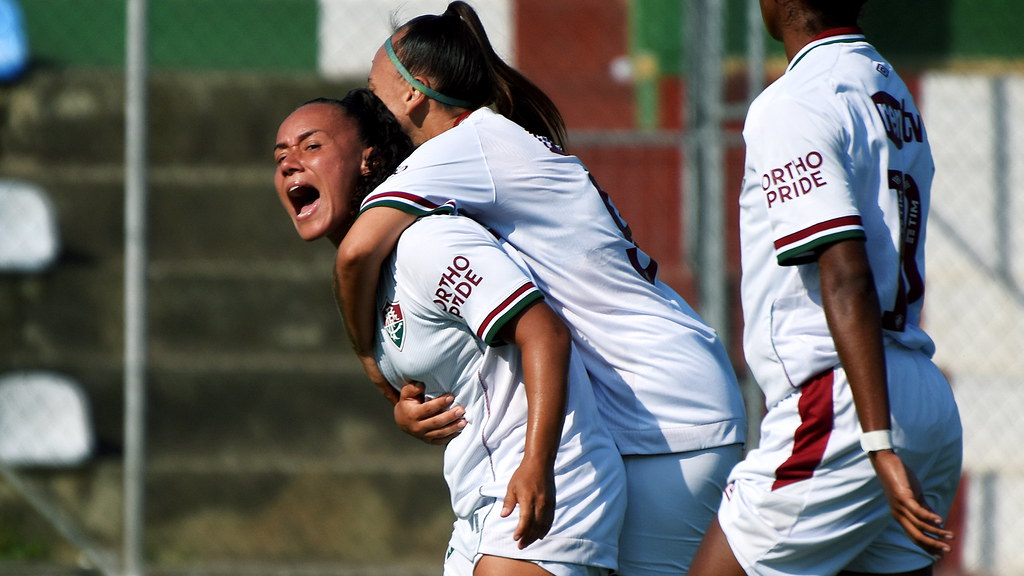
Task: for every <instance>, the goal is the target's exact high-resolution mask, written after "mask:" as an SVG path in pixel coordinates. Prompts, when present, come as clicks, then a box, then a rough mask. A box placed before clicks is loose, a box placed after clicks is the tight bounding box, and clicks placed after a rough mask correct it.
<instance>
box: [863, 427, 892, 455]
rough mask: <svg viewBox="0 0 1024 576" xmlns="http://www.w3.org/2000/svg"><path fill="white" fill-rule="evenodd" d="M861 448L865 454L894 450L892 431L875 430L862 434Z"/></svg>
mask: <svg viewBox="0 0 1024 576" xmlns="http://www.w3.org/2000/svg"><path fill="white" fill-rule="evenodd" d="M860 447H861V449H863V450H864V451H865V452H878V451H879V450H892V430H874V431H871V432H865V433H863V434H861V435H860Z"/></svg>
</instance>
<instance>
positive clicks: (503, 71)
mask: <svg viewBox="0 0 1024 576" xmlns="http://www.w3.org/2000/svg"><path fill="white" fill-rule="evenodd" d="M398 32H399V33H404V35H402V36H401V37H400V38H396V39H395V40H394V46H395V52H396V54H397V55H398V57H399V58H400V59H401V61H402V63H403V64H404V65H405V67H406V68H408V70H409V71H410V72H411V73H412V74H413V75H418V76H426V77H427V78H429V79H430V80H431V82H432V83H433V86H432V87H433V88H434V90H437V91H438V92H440V93H442V94H444V95H445V96H448V97H450V98H455V99H458V100H463V101H466V102H469V103H472V104H473V105H474V106H476V107H479V106H494V108H495V110H497V112H498V113H500V114H502V115H503V116H505V117H506V118H508V119H510V120H512V121H513V122H515V123H517V124H519V125H520V126H522V127H523V128H524V129H526V130H527V131H529V132H532V133H533V134H536V135H538V136H544V137H546V138H549V139H550V140H551V141H552V142H554V143H555V144H557V145H558V146H560V147H563V148H564V147H565V144H566V132H565V121H564V120H563V119H562V114H561V113H560V112H559V111H558V107H556V106H555V103H554V102H552V101H551V98H549V97H548V95H547V94H545V93H544V92H543V91H542V90H541V89H540V88H538V87H537V86H536V85H535V84H534V83H533V82H531V81H530V80H529V79H528V78H526V76H523V74H522V73H520V72H519V71H518V70H516V69H515V68H512V67H511V66H509V65H508V64H507V63H506V62H505V61H504V60H502V59H501V57H500V56H498V54H497V53H496V52H495V51H494V48H493V47H492V46H491V42H490V40H489V39H488V38H487V32H486V31H485V30H484V27H483V24H482V23H481V22H480V18H479V16H477V13H476V11H475V10H473V8H472V7H471V6H470V5H469V4H466V3H465V2H462V1H461V0H457V1H455V2H452V3H451V4H449V5H448V9H447V10H445V11H444V13H443V14H440V15H425V16H419V17H416V18H413V19H412V20H410V21H409V22H407V23H406V24H405V25H404V26H402V27H401V28H399V31H398ZM396 36H397V33H396Z"/></svg>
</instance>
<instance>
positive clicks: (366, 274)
mask: <svg viewBox="0 0 1024 576" xmlns="http://www.w3.org/2000/svg"><path fill="white" fill-rule="evenodd" d="M415 221H416V216H414V215H412V214H408V213H405V212H402V211H401V210H396V209H394V208H387V207H383V206H379V207H376V208H370V209H369V210H367V211H366V212H363V213H362V214H360V215H359V217H358V218H356V221H355V222H354V223H353V224H352V228H351V229H350V230H349V232H348V234H347V235H346V236H345V239H344V240H343V241H342V242H341V245H340V246H338V256H337V260H336V261H335V267H334V297H335V298H336V299H337V302H338V309H339V310H341V315H342V317H343V318H344V319H345V328H346V330H347V331H348V336H349V339H350V340H351V341H352V347H353V349H354V350H355V353H356V356H357V357H358V358H359V361H360V362H361V363H362V365H363V370H364V371H365V372H366V375H367V377H369V378H370V381H371V382H373V384H374V385H375V386H376V387H377V389H378V390H380V391H381V394H383V395H384V397H385V398H387V399H388V400H389V401H390V402H391V403H392V404H393V405H394V413H395V423H396V424H397V425H398V427H399V428H400V429H401V430H402V431H403V432H405V433H406V434H409V435H410V436H413V437H414V438H418V439H420V440H422V441H423V442H426V443H428V444H446V443H447V442H448V441H449V440H451V439H452V438H454V437H455V436H457V435H458V434H459V432H461V431H462V429H463V428H464V427H465V426H466V420H465V418H463V416H464V415H465V410H464V409H463V408H461V407H459V406H452V402H453V401H454V400H455V397H454V396H452V395H451V394H445V395H443V396H439V397H437V398H434V399H432V400H429V401H424V398H423V389H422V387H420V386H417V385H415V384H406V385H405V386H404V387H403V389H402V392H401V394H399V393H398V392H395V389H394V388H393V387H392V386H391V385H390V384H389V383H388V381H387V379H385V378H384V375H383V374H381V373H380V369H379V368H378V367H377V360H376V359H375V358H374V355H373V343H374V327H375V325H376V318H374V314H375V313H376V309H377V300H376V291H377V279H378V277H379V276H380V269H381V266H382V265H383V264H384V259H385V258H387V257H388V254H390V253H391V251H392V250H394V248H395V244H397V243H398V237H399V236H401V235H402V232H404V231H405V229H406V228H408V227H409V226H410V225H411V224H412V223H413V222H415Z"/></svg>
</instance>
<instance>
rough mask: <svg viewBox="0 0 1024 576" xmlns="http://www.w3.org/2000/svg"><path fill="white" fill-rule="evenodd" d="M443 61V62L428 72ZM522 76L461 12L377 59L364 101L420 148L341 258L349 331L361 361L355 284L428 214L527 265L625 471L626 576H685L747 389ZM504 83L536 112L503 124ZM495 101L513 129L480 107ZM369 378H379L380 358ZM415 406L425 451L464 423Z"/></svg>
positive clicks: (360, 307)
mask: <svg viewBox="0 0 1024 576" xmlns="http://www.w3.org/2000/svg"><path fill="white" fill-rule="evenodd" d="M441 45H444V46H445V47H446V48H444V49H442V48H439V46H441ZM445 50H448V51H447V52H446V51H445ZM435 52H436V53H440V54H442V56H441V57H439V58H431V57H430V55H431V54H433V53H435ZM452 52H459V53H460V54H461V55H462V56H464V58H461V57H460V58H455V57H452V58H451V61H452V62H454V63H455V64H453V66H454V67H455V68H457V70H454V71H451V73H450V74H449V71H447V70H443V69H440V70H426V69H424V68H423V66H424V64H423V63H424V62H428V63H429V62H437V61H438V60H444V59H445V55H450V54H451V53H452ZM460 66H465V68H460ZM441 68H444V67H443V66H442V67H441ZM517 74H518V73H516V72H515V71H514V70H512V69H511V68H509V67H508V66H507V64H504V62H501V61H500V59H498V58H497V56H496V55H494V54H493V50H492V49H491V47H490V45H489V44H488V43H487V41H486V34H485V33H484V32H483V29H482V28H481V27H480V25H479V20H478V19H477V18H476V15H475V13H473V12H472V9H471V8H469V7H468V6H467V5H465V4H464V3H459V2H456V3H452V4H451V5H450V6H449V9H448V11H446V12H445V13H444V14H442V15H439V16H433V15H430V16H423V17H420V18H416V19H414V20H413V21H411V22H410V23H408V24H406V25H405V26H403V27H402V28H400V29H399V31H398V32H396V33H395V35H394V36H392V37H391V38H390V39H388V40H387V42H385V45H384V46H383V47H382V48H381V49H380V51H378V53H377V55H376V57H375V58H374V62H373V66H372V69H371V72H370V87H371V89H373V90H374V91H375V92H376V93H377V94H378V95H379V96H380V97H381V99H382V100H384V102H385V104H387V105H388V107H389V108H390V109H391V110H392V112H394V113H395V114H396V116H397V117H398V119H399V122H401V123H402V124H403V127H404V128H405V129H406V131H407V132H408V133H409V135H410V137H411V138H412V140H413V142H414V143H416V144H418V145H419V146H418V148H417V150H416V151H415V152H414V153H413V154H412V155H411V156H410V157H409V158H408V160H407V161H406V162H405V163H403V165H402V166H401V167H400V168H399V170H398V172H397V173H396V174H395V175H394V176H393V177H392V178H390V179H389V180H388V181H386V182H385V183H384V184H382V185H381V186H380V187H378V188H377V189H376V190H375V191H374V192H373V193H372V194H371V195H370V196H369V197H368V198H367V199H366V201H365V202H364V204H363V207H362V211H361V215H360V218H359V220H358V221H357V222H356V223H355V225H354V227H353V230H352V233H351V234H350V235H349V236H348V237H347V238H346V240H345V242H343V243H342V246H341V248H340V249H339V262H338V271H339V272H338V273H339V276H340V277H341V278H342V282H341V304H342V306H343V310H345V315H346V319H347V321H348V324H349V329H350V332H352V333H353V339H354V342H355V343H356V349H357V351H362V352H363V353H364V355H365V351H366V350H367V346H368V345H367V344H365V342H363V343H361V331H362V330H365V329H366V324H367V319H366V316H367V314H365V312H367V311H368V310H370V309H371V307H372V306H371V304H369V303H366V300H365V299H366V298H368V297H369V295H368V294H366V293H365V292H366V291H365V288H361V285H362V284H361V282H359V281H358V279H359V278H364V277H375V275H376V274H377V269H378V267H379V265H380V261H381V259H382V258H383V254H385V253H386V252H387V250H389V249H390V246H391V245H392V243H393V242H394V238H395V237H397V235H398V234H399V233H400V232H401V230H402V229H403V228H404V227H405V226H407V225H408V224H409V223H410V222H412V221H414V220H415V219H416V218H417V217H418V216H419V215H421V214H424V213H427V212H430V211H433V210H436V209H437V208H438V207H439V206H451V207H453V209H456V210H458V212H459V213H460V214H464V215H468V216H470V217H471V218H473V219H475V220H477V221H478V222H480V223H482V224H483V225H485V226H487V227H488V228H490V229H491V230H493V231H494V232H495V233H496V234H497V235H498V236H499V237H501V238H502V239H504V240H506V241H508V242H509V243H510V244H512V245H513V246H514V247H515V248H516V249H517V250H518V251H519V253H520V254H521V256H522V258H523V260H524V261H525V262H526V264H527V266H528V267H529V269H530V271H531V273H532V275H533V277H534V278H535V281H536V282H537V285H538V287H540V289H541V290H542V291H543V292H544V293H545V295H546V297H547V302H548V303H549V304H550V306H551V307H552V308H553V309H554V310H555V311H556V312H558V314H559V315H560V316H562V318H564V319H565V321H566V323H567V324H569V325H570V327H571V328H572V332H573V336H574V339H575V343H576V346H577V349H578V350H579V351H580V353H581V355H582V356H583V359H584V363H585V364H586V367H587V370H588V372H589V373H590V376H591V380H592V382H593V385H594V389H595V394H596V397H597V403H598V408H599V410H600V411H601V415H602V417H603V424H604V425H605V426H607V427H608V429H609V430H610V431H611V432H612V435H613V436H614V438H615V441H616V444H617V446H618V448H619V450H620V452H621V453H622V454H623V456H624V460H625V464H626V470H627V477H628V480H627V487H628V490H629V497H628V502H629V503H628V509H627V517H626V523H625V526H624V529H623V536H622V539H621V542H620V544H621V552H620V566H619V573H621V574H622V575H623V576H635V575H645V574H679V573H683V572H685V571H686V569H687V567H688V565H689V561H690V558H691V557H692V555H693V553H694V552H695V551H696V548H697V546H698V545H699V542H700V539H701V537H702V536H703V532H704V530H705V528H706V526H707V524H708V523H709V522H710V520H711V518H712V516H713V514H714V511H715V509H716V507H717V504H718V500H719V499H720V492H721V488H722V487H724V481H725V478H726V475H727V473H728V469H730V468H731V466H732V465H733V464H734V463H735V462H736V461H738V459H739V457H740V456H741V445H742V442H743V441H744V438H745V415H744V409H743V402H742V397H741V395H740V392H739V387H738V385H737V382H736V378H735V375H734V374H733V371H732V367H731V365H730V362H729V358H728V356H727V354H726V351H725V348H724V346H723V345H722V343H721V341H720V340H719V338H718V336H717V334H716V333H715V332H714V330H713V329H711V328H710V327H708V326H707V325H706V324H705V323H704V322H703V321H702V320H701V319H700V318H699V317H698V316H697V314H696V313H695V312H694V311H693V310H692V309H691V308H690V306H689V305H688V304H687V303H686V302H685V301H684V300H683V299H682V298H681V297H680V296H679V295H678V294H677V293H676V292H674V291H673V290H672V289H671V288H669V287H668V286H667V285H665V284H664V283H663V282H661V281H660V280H659V279H658V277H657V266H656V264H655V263H654V262H652V261H651V260H650V258H648V257H647V255H645V254H644V253H643V252H642V251H641V250H640V249H639V247H638V246H637V245H636V244H635V243H634V242H633V241H632V235H631V232H630V230H629V228H628V227H627V226H626V224H625V223H624V222H623V221H622V219H621V217H620V216H619V214H618V212H617V211H616V209H615V207H614V206H613V204H612V203H611V201H610V199H609V198H608V196H607V195H606V194H605V193H604V192H603V191H601V189H600V188H598V186H597V185H596V184H595V183H594V181H593V179H592V178H591V176H590V174H589V172H588V171H587V169H586V167H585V166H583V164H582V163H581V162H580V161H579V159H577V158H576V157H574V156H570V155H567V154H565V153H564V152H562V150H561V149H560V147H558V146H557V144H558V141H559V140H560V138H561V119H560V116H558V115H557V110H556V109H555V108H554V106H553V105H552V104H551V103H550V100H548V99H547V98H546V97H544V96H543V94H542V93H540V92H539V90H537V89H536V88H535V87H533V85H532V84H529V83H528V82H527V81H525V79H522V78H521V76H518V75H517ZM496 76H497V77H501V78H513V79H518V81H517V82H515V83H514V85H513V86H510V87H509V86H507V85H506V87H509V90H508V92H510V93H512V94H523V93H525V94H530V95H532V98H527V97H522V98H521V101H517V102H516V105H515V106H514V107H512V108H511V112H508V111H505V110H502V106H501V102H503V100H502V97H500V96H495V95H494V92H495V91H497V92H500V93H502V94H505V92H503V91H502V90H500V89H496V88H495V85H496V84H500V83H499V82H496V81H495V77H496ZM460 78H461V79H463V80H461V81H460V80H459V79H460ZM491 102H495V103H496V107H497V108H498V109H499V111H502V112H507V113H509V114H510V115H511V116H510V117H506V116H504V115H503V114H498V113H495V112H494V111H492V110H490V109H488V108H486V107H484V106H485V105H487V104H489V103H491ZM524 111H526V112H529V113H528V114H526V115H525V117H517V116H516V115H515V114H516V113H520V112H524ZM528 129H529V130H531V131H533V132H534V133H536V134H538V135H539V136H541V137H538V136H535V135H534V134H531V133H530V132H529V131H528ZM544 137H546V138H544ZM360 290H362V291H363V293H362V294H360V293H359V291H360ZM367 364H368V365H367V371H368V373H370V374H371V375H372V374H373V372H374V371H375V370H376V367H375V366H374V365H373V362H372V358H371V359H370V361H369V362H367ZM414 390H415V389H414ZM410 400H411V402H409V401H410ZM441 401H445V402H451V401H452V399H451V397H442V399H441ZM439 402H440V401H439ZM407 404H411V405H412V406H413V407H415V408H419V407H421V405H420V404H418V403H417V402H416V401H415V400H414V399H411V398H410V394H409V393H406V392H403V396H402V400H401V401H399V403H398V408H397V409H396V414H398V415H399V421H400V424H402V417H401V416H402V413H403V410H404V408H403V406H405V405H407ZM422 406H423V407H428V408H429V409H430V410H432V411H427V412H423V413H421V414H425V415H426V416H432V417H433V418H431V419H430V420H428V422H429V423H430V425H428V426H421V427H420V428H416V427H415V426H416V425H419V424H420V422H419V420H420V419H421V418H422V416H417V417H415V418H412V420H413V421H414V422H413V425H412V426H410V424H409V423H408V421H406V422H405V423H404V424H403V427H404V428H406V429H407V430H410V429H411V431H412V433H413V434H414V435H420V436H424V435H426V436H428V437H429V435H430V434H431V433H432V432H430V430H431V429H433V428H440V429H441V431H440V432H437V433H434V434H435V436H434V437H440V438H444V437H446V436H447V435H448V434H450V433H451V432H452V431H453V430H454V428H453V427H452V426H444V425H446V424H451V422H452V418H453V417H454V418H457V416H458V415H459V414H460V413H461V408H456V409H455V410H452V411H451V413H450V414H448V413H442V414H440V415H439V416H434V414H437V412H438V408H437V407H438V406H440V407H441V408H446V407H447V405H444V404H439V403H437V402H435V403H431V402H428V403H426V404H424V405H422ZM435 424H436V425H435ZM457 425H458V424H456V426H457ZM424 430H426V431H425V432H424ZM716 487H718V488H716Z"/></svg>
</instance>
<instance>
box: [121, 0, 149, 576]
mask: <svg viewBox="0 0 1024 576" xmlns="http://www.w3.org/2000/svg"><path fill="white" fill-rule="evenodd" d="M146 43H147V23H146V0H128V5H127V21H126V61H125V263H124V267H125V271H124V276H125V284H124V298H125V301H124V306H125V310H124V316H125V350H124V363H125V366H124V372H125V375H124V377H125V390H124V393H125V410H124V435H125V439H124V440H125V455H124V574H125V575H126V576H141V575H142V574H144V573H145V558H144V554H143V542H144V533H145V532H144V510H145V497H144V496H145V475H144V471H145V405H146V400H145V398H146V386H145V374H146V349H147V345H146V332H147V330H146V308H147V307H146V193H147V177H146V157H147V154H146V150H147V148H146V141H147V136H146V120H147V119H146V103H147V96H146V78H147V63H146V60H147V50H146Z"/></svg>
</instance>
